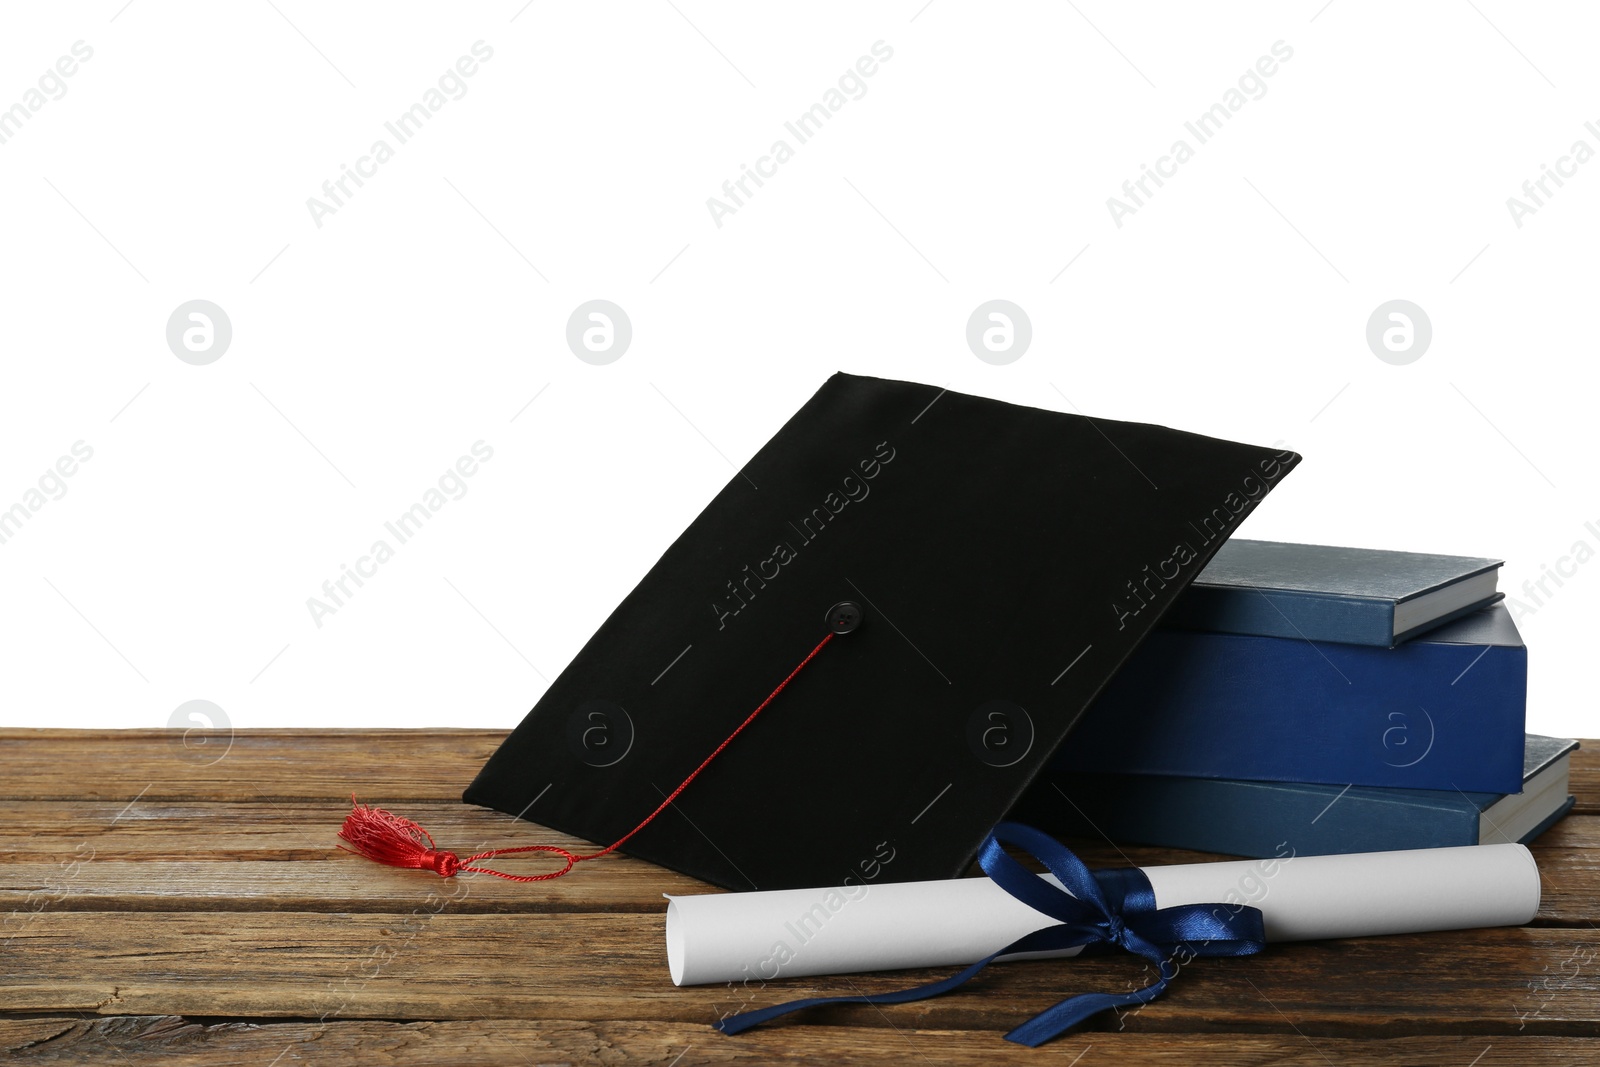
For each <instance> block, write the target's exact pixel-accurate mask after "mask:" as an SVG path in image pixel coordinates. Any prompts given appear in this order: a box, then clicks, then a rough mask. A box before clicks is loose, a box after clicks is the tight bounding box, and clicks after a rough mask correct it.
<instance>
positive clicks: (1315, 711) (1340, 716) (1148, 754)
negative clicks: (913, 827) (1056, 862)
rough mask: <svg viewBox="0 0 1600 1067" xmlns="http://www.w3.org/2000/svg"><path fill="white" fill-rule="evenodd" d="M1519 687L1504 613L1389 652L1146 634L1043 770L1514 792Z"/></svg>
mask: <svg viewBox="0 0 1600 1067" xmlns="http://www.w3.org/2000/svg"><path fill="white" fill-rule="evenodd" d="M1527 687H1528V651H1527V649H1526V648H1524V647H1523V644H1522V638H1521V637H1520V636H1519V635H1518V633H1517V628H1516V625H1515V624H1514V623H1513V622H1512V621H1511V613H1510V612H1508V611H1507V610H1506V608H1505V606H1504V605H1502V604H1496V605H1494V606H1493V607H1489V608H1484V609H1481V610H1479V611H1476V612H1474V613H1473V614H1471V615H1467V616H1464V617H1463V618H1460V619H1457V620H1456V621H1455V622H1452V623H1447V624H1446V625H1444V626H1442V627H1440V628H1439V629H1437V630H1434V631H1433V632H1432V633H1429V634H1427V635H1425V636H1423V637H1419V638H1415V639H1413V640H1411V641H1408V642H1406V643H1405V644H1403V645H1400V646H1398V647H1396V648H1377V647H1372V646H1367V645H1340V644H1331V643H1323V642H1312V641H1307V640H1304V639H1302V638H1298V637H1292V638H1291V637H1250V636H1245V635H1242V634H1219V633H1201V632H1197V631H1189V630H1170V629H1157V630H1156V631H1154V632H1153V633H1151V635H1150V636H1149V637H1148V638H1146V639H1145V641H1144V643H1143V644H1142V645H1140V646H1139V647H1138V648H1137V649H1136V650H1135V651H1134V652H1133V654H1132V655H1131V656H1129V657H1128V660H1127V662H1126V663H1125V664H1124V665H1123V667H1122V669H1121V670H1119V671H1118V672H1117V673H1116V675H1115V676H1114V677H1113V678H1112V679H1111V681H1110V683H1108V684H1107V685H1106V687H1105V689H1104V690H1102V691H1101V693H1100V695H1099V696H1098V697H1097V698H1096V699H1095V701H1094V703H1093V704H1091V705H1090V706H1089V709H1088V710H1087V711H1086V712H1084V715H1083V718H1082V719H1080V720H1079V722H1078V725H1077V726H1076V727H1075V728H1074V729H1073V731H1072V734H1071V738H1070V741H1069V743H1068V744H1065V745H1062V746H1061V748H1060V750H1059V751H1058V752H1057V753H1056V755H1055V757H1054V762H1053V766H1054V767H1055V768H1056V769H1059V770H1069V771H1105V772H1110V773H1118V774H1165V775H1175V776H1178V777H1184V778H1249V779H1255V780H1264V781H1275V782H1320V783H1324V784H1328V785H1333V786H1340V787H1342V786H1346V785H1377V786H1392V787H1400V788H1409V789H1448V790H1455V789H1460V790H1463V791H1465V792H1469V793H1470V792H1480V793H1516V792H1519V791H1520V790H1521V789H1522V738H1523V731H1524V711H1525V707H1526V701H1527V692H1528V688H1527Z"/></svg>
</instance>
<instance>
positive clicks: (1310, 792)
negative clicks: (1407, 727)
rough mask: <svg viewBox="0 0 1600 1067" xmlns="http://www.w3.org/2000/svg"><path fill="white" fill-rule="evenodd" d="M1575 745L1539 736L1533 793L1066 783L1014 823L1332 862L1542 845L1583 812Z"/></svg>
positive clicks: (1531, 773)
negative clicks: (1574, 773)
mask: <svg viewBox="0 0 1600 1067" xmlns="http://www.w3.org/2000/svg"><path fill="white" fill-rule="evenodd" d="M1577 747H1578V743H1577V742H1576V741H1572V740H1568V739H1565V738H1555V737H1540V736H1538V735H1535V734H1529V735H1528V736H1527V743H1526V748H1525V755H1524V760H1523V772H1524V773H1523V780H1524V788H1523V791H1522V792H1521V793H1512V794H1508V795H1503V796H1502V795H1500V794H1495V793H1460V792H1456V791H1455V790H1448V791H1435V790H1423V789H1382V788H1376V787H1372V786H1347V787H1344V788H1340V787H1337V786H1327V785H1301V784H1296V783H1285V782H1249V781H1236V780H1222V779H1214V778H1166V777H1154V776H1146V775H1120V774H1055V775H1051V776H1048V777H1046V778H1044V779H1041V780H1040V781H1038V782H1035V783H1034V785H1032V786H1031V787H1030V788H1029V790H1028V792H1027V793H1026V794H1024V796H1023V799H1022V800H1021V801H1019V803H1018V806H1017V807H1016V808H1014V809H1013V811H1012V817H1013V818H1020V819H1022V820H1023V821H1026V822H1029V823H1031V824H1033V825H1038V826H1041V827H1044V828H1047V829H1048V830H1050V831H1051V832H1053V833H1057V834H1062V835H1076V836H1085V837H1105V838H1109V839H1110V840H1112V841H1116V842H1124V843H1139V844H1147V845H1163V846H1166V847H1168V848H1187V849H1197V850H1200V851H1203V852H1223V853H1228V854H1230V855H1235V856H1281V855H1284V854H1285V851H1286V850H1292V851H1293V853H1294V854H1296V855H1302V856H1308V855H1330V854H1334V853H1345V852H1385V851H1390V850H1393V849H1407V848H1439V847H1443V846H1447V845H1477V844H1494V843H1498V842H1504V841H1522V842H1524V843H1526V842H1529V841H1532V840H1533V839H1534V838H1535V837H1538V836H1539V835H1540V834H1541V833H1543V832H1544V831H1545V830H1547V829H1549V827H1550V826H1551V825H1553V824H1554V823H1555V822H1556V821H1557V820H1558V819H1560V818H1561V817H1562V816H1563V815H1565V814H1566V812H1567V811H1569V810H1570V809H1571V808H1572V804H1573V800H1572V797H1571V796H1570V795H1569V794H1568V788H1569V787H1570V781H1569V773H1570V768H1569V754H1570V753H1571V751H1572V750H1573V749H1575V748H1577Z"/></svg>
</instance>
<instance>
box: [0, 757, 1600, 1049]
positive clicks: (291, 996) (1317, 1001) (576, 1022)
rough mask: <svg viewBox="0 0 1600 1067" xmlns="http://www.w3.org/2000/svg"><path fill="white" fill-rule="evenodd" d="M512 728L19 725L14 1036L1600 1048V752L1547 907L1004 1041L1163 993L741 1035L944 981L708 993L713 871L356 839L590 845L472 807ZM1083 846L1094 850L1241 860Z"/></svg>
mask: <svg viewBox="0 0 1600 1067" xmlns="http://www.w3.org/2000/svg"><path fill="white" fill-rule="evenodd" d="M503 736H504V735H503V733H502V732H500V731H481V730H459V731H384V732H372V731H241V732H240V733H238V734H236V735H234V736H232V737H231V738H229V737H227V736H226V735H221V736H216V737H213V738H208V742H207V743H208V745H210V744H211V742H212V741H215V742H216V743H217V744H216V746H213V747H208V748H205V749H201V750H200V751H201V752H202V754H203V755H204V756H205V760H197V759H196V758H195V757H194V752H195V749H194V747H193V742H194V741H195V740H196V739H195V738H191V748H189V749H184V748H183V747H182V745H181V742H180V741H179V740H178V739H177V738H175V737H174V735H172V734H169V733H168V732H166V731H123V732H105V733H78V732H73V731H53V730H45V731H29V730H6V731H0V760H3V763H0V767H4V768H5V773H4V774H3V775H0V855H5V856H6V857H8V860H7V862H6V863H4V864H0V1050H4V1051H5V1052H6V1054H7V1056H8V1058H13V1059H17V1060H19V1062H34V1061H36V1062H41V1063H50V1062H88V1061H97V1062H98V1061H104V1062H126V1063H131V1064H142V1063H145V1062H154V1061H157V1060H159V1061H160V1062H162V1063H174V1064H180V1065H181V1064H189V1063H221V1062H228V1063H233V1062H237V1063H254V1064H270V1063H273V1062H274V1060H275V1058H276V1059H277V1062H278V1063H279V1064H280V1065H284V1064H289V1063H295V1062H344V1061H360V1062H374V1063H394V1064H411V1063H419V1064H432V1063H441V1064H443V1063H450V1064H458V1063H463V1062H469V1061H470V1062H475V1063H499V1062H505V1063H529V1062H537V1063H547V1062H548V1063H649V1064H664V1065H667V1064H673V1063H674V1062H677V1063H679V1064H685V1065H687V1064H691V1063H717V1064H720V1063H773V1062H780V1063H818V1064H822V1063H828V1064H836V1063H843V1064H850V1063H867V1062H874V1063H876V1062H883V1061H884V1060H885V1059H892V1060H896V1061H905V1062H911V1063H915V1062H918V1061H922V1060H925V1061H926V1062H930V1063H953V1064H966V1063H974V1064H976V1063H992V1062H1003V1061H1007V1060H1013V1059H1014V1060H1017V1061H1018V1062H1020V1061H1021V1059H1022V1058H1023V1057H1027V1058H1028V1059H1029V1061H1030V1062H1041V1060H1044V1061H1048V1062H1060V1063H1063V1064H1070V1063H1072V1062H1073V1058H1074V1057H1075V1056H1077V1055H1078V1054H1079V1053H1084V1052H1085V1050H1089V1052H1088V1053H1087V1054H1086V1057H1085V1059H1084V1063H1085V1065H1086V1067H1088V1065H1090V1064H1092V1063H1094V1062H1100V1059H1099V1057H1102V1056H1104V1057H1108V1058H1109V1057H1113V1056H1114V1057H1116V1058H1117V1059H1118V1061H1119V1062H1123V1063H1133V1064H1141V1063H1150V1064H1178V1063H1185V1064H1187V1063H1195V1062H1205V1063H1216V1064H1302V1063H1304V1064H1328V1063H1340V1064H1343V1063H1355V1064H1367V1063H1385V1062H1393V1061H1394V1060H1396V1059H1400V1060H1403V1061H1404V1062H1410V1063H1417V1064H1440V1065H1444V1064H1451V1065H1458V1067H1466V1065H1467V1064H1471V1063H1474V1062H1477V1063H1479V1064H1480V1065H1481V1067H1489V1065H1491V1064H1496V1063H1528V1064H1546V1063H1577V1062H1585V1061H1593V1062H1600V1040H1597V1038H1600V934H1597V932H1596V923H1597V922H1600V748H1596V746H1595V745H1594V744H1593V743H1590V744H1588V745H1587V747H1586V748H1585V749H1583V750H1580V751H1579V752H1578V753H1577V754H1576V755H1575V756H1574V761H1573V783H1574V785H1573V788H1574V791H1575V793H1577V795H1578V796H1579V806H1578V809H1577V810H1578V811H1580V812H1583V813H1584V814H1578V815H1573V816H1569V817H1568V818H1567V819H1565V820H1564V821H1563V822H1562V823H1560V824H1559V825H1558V826H1556V827H1555V828H1554V829H1552V830H1551V831H1549V832H1548V833H1546V834H1545V835H1544V836H1543V837H1542V838H1541V839H1540V841H1539V842H1538V843H1537V844H1536V846H1535V854H1536V856H1537V858H1538V860H1539V864H1540V868H1541V871H1542V874H1543V879H1544V899H1543V902H1542V905H1541V908H1540V912H1539V916H1538V918H1537V919H1536V921H1535V923H1534V924H1533V925H1531V926H1529V927H1522V928H1508V929H1498V930H1482V931H1465V932H1460V933H1448V934H1431V935H1418V936H1410V937H1391V938H1368V939H1359V940H1349V941H1339V942H1321V943H1309V944H1297V945H1280V946H1274V947H1273V948H1272V949H1270V950H1269V951H1268V952H1267V953H1265V954H1263V955H1261V956H1257V957H1252V958H1248V959H1240V960H1207V961H1198V962H1195V963H1193V964H1191V965H1189V966H1188V967H1187V968H1185V973H1184V975H1183V976H1182V977H1181V978H1180V979H1179V980H1178V981H1177V982H1175V983H1174V984H1173V986H1172V989H1171V991H1170V992H1169V994H1168V995H1167V996H1165V997H1163V998H1162V999H1160V1000H1158V1001H1157V1002H1155V1003H1154V1004H1152V1005H1150V1006H1147V1007H1146V1008H1144V1009H1143V1010H1142V1011H1139V1012H1137V1013H1134V1014H1131V1015H1129V1016H1127V1017H1125V1018H1123V1019H1120V1020H1119V1019H1118V1018H1117V1017H1116V1016H1115V1015H1112V1014H1107V1015H1105V1016H1101V1017H1100V1018H1098V1019H1096V1020H1094V1022H1093V1023H1092V1024H1091V1026H1090V1028H1089V1029H1087V1030H1085V1031H1083V1032H1081V1033H1077V1034H1073V1035H1069V1036H1068V1037H1066V1038H1064V1039H1062V1040H1060V1041H1057V1042H1055V1043H1053V1044H1052V1045H1050V1046H1048V1047H1047V1048H1046V1049H1043V1050H1027V1049H1023V1048H1020V1047H1018V1046H1014V1045H1011V1044H1009V1043H1007V1042H1005V1041H1003V1040H1001V1037H1000V1035H1001V1034H1003V1033H1004V1032H1005V1030H1007V1029H1009V1028H1010V1027H1011V1026H1013V1025H1015V1024H1017V1023H1018V1022H1021V1021H1022V1020H1024V1019H1026V1018H1027V1017H1028V1016H1029V1015H1031V1014H1033V1013H1035V1012H1037V1011H1039V1010H1042V1009H1043V1008H1045V1007H1048V1006H1049V1005H1050V1004H1052V1003H1054V1002H1055V1001H1057V1000H1059V999H1060V998H1061V997H1063V996H1065V995H1068V994H1070V993H1072V992H1078V991H1083V990H1094V989H1099V990H1117V989H1124V988H1127V987H1128V985H1129V984H1130V983H1135V982H1142V981H1143V978H1142V977H1141V975H1140V968H1141V961H1139V960H1137V959H1135V958H1133V957H1131V956H1122V957H1119V956H1111V957H1103V958H1095V959H1079V960H1072V961H1060V962H1051V961H1045V962H1031V963H1016V964H1009V965H1003V966H999V967H995V968H992V969H991V970H990V971H988V972H986V973H985V974H984V975H982V976H980V977H979V978H978V979H976V980H974V981H973V982H972V983H970V984H969V986H968V987H966V988H965V989H963V990H962V991H961V992H959V993H957V994H954V995H951V996H947V997H943V998H938V999H935V1000H931V1001H925V1002H922V1003H920V1004H908V1005H901V1006H897V1007H893V1008H885V1009H883V1010H881V1011H880V1010H878V1009H876V1008H873V1007H868V1006H855V1007H839V1008H831V1009H827V1010H824V1011H814V1012H811V1013H809V1014H808V1015H807V1016H805V1017H804V1018H805V1023H804V1024H801V1023H788V1024H784V1025H780V1026H776V1027H773V1028H770V1029H766V1030H761V1031H756V1032H754V1033H751V1034H747V1035H742V1036H740V1037H738V1038H727V1037H724V1036H722V1035H720V1034H717V1033H716V1032H714V1031H713V1030H711V1029H710V1027H709V1024H710V1022H712V1021H713V1020H714V1019H716V1018H717V1017H719V1016H720V1015H721V1014H724V1013H727V1012H732V1011H737V1010H744V1009H747V1008H752V1007H757V1006H761V1005H764V1004H769V1003H774V1002H777V1001H782V1000H788V999H792V998H794V997H799V996H809V995H823V994H828V993H837V992H851V991H857V990H859V991H862V992H874V991H884V990H889V989H895V988H901V987H904V986H906V985H910V984H913V983H915V982H917V981H922V980H927V979H930V978H933V977H936V976H939V974H938V973H936V972H900V973H893V974H879V975H859V976H849V977H841V978H818V979H801V980H792V981H784V982H780V983H773V984H770V985H767V986H765V987H756V986H754V985H753V986H752V987H751V988H749V989H745V988H730V987H728V986H721V987H703V988H691V989H678V988H675V987H673V986H672V985H671V983H670V981H669V980H668V978H667V975H666V965H665V958H664V952H663V950H662V947H661V946H662V924H663V908H662V902H661V893H663V892H674V893H677V892H704V891H708V889H709V887H706V886H704V885H702V884H700V883H698V882H695V881H693V880H692V879H688V878H684V877H682V876H679V875H674V874H672V873H671V872H667V871H664V870H662V869H661V868H658V867H654V866H652V865H650V864H646V863H642V862H639V861H636V860H632V859H628V858H626V857H615V858H608V859H607V860H606V861H603V864H602V863H597V864H596V865H595V867H596V868H597V869H595V870H592V871H590V870H583V871H581V872H580V874H579V875H576V876H574V877H570V878H567V879H561V880H558V881H556V882H552V883H544V884H537V885H526V884H517V883H509V882H504V881H501V880H499V879H492V878H487V877H481V876H475V877H466V878H458V879H454V880H444V879H440V878H438V877H437V876H434V875H432V874H430V873H423V872H415V871H400V870H395V869H392V868H385V867H381V866H378V865H376V864H372V863H370V862H368V861H366V860H364V859H361V858H359V857H355V856H351V855H348V854H346V853H343V852H341V851H338V850H337V849H336V848H335V847H334V844H335V839H334V834H335V833H336V831H337V829H338V826H339V823H340V821H341V820H342V819H343V816H344V813H345V811H346V810H347V809H348V805H349V794H350V792H351V791H352V790H354V791H356V792H358V793H359V794H360V796H361V798H362V799H363V800H371V801H373V802H376V803H381V804H383V805H384V806H388V807H391V808H392V809H394V810H396V811H398V812H399V813H401V814H404V815H407V816H410V817H413V818H415V819H417V820H418V821H419V822H421V823H422V824H423V825H425V826H427V827H428V828H429V829H430V830H431V831H433V833H434V835H435V837H436V839H437V840H438V841H439V843H440V845H441V846H443V847H449V848H453V849H455V850H456V851H458V852H461V853H463V854H465V853H467V852H470V851H473V850H475V849H477V848H480V847H488V846H495V845H520V844H536V843H537V844H544V843H550V844H562V845H567V846H569V847H570V846H574V845H577V846H582V845H583V843H582V842H577V841H574V840H573V839H571V838H567V837H565V836H564V835H560V834H556V833H554V832H553V831H550V830H547V829H545V828H543V827H539V826H535V825H533V824H530V823H525V822H519V821H517V820H513V819H510V818H508V817H506V816H504V815H502V814H499V813H496V812H490V811H485V810H482V809H477V808H472V807H468V806H466V805H463V804H461V803H460V802H459V796H460V790H461V788H462V786H463V785H464V784H465V782H466V781H468V780H470V778H471V776H472V775H473V774H475V773H476V771H477V769H478V767H479V766H480V765H481V763H482V761H483V760H484V759H486V758H487V756H488V754H489V753H490V752H491V751H493V749H494V747H495V746H496V745H497V744H498V743H499V741H500V739H501V738H502V737H503ZM219 752H220V753H222V754H223V755H222V758H221V759H217V760H215V761H214V762H209V763H207V762H206V760H210V759H211V757H212V755H213V754H216V753H219ZM379 752H381V753H382V759H381V760H379V759H376V758H374V757H375V756H376V754H377V753H379ZM1073 844H1074V847H1075V848H1077V849H1078V850H1079V851H1080V854H1081V855H1083V856H1084V858H1085V859H1086V860H1087V861H1088V862H1090V863H1091V865H1096V866H1099V865H1120V864H1123V863H1127V862H1132V863H1135V864H1156V863H1179V862H1196V861H1203V860H1206V859H1214V858H1216V857H1214V856H1209V855H1205V854H1200V853H1187V852H1179V851H1176V850H1171V849H1154V848H1136V847H1118V846H1117V845H1114V844H1112V843H1109V842H1104V841H1100V842H1090V841H1083V842H1073ZM535 862H537V861H535ZM514 864H516V865H518V866H517V869H520V870H524V871H526V870H528V869H529V866H528V864H527V863H526V862H520V863H519V861H516V860H509V859H508V860H507V861H506V866H507V869H512V867H513V865H514ZM1119 1024H1120V1027H1121V1028H1120V1029H1119ZM1091 1056H1092V1057H1093V1058H1090V1057H1091ZM1479 1057H1481V1058H1479Z"/></svg>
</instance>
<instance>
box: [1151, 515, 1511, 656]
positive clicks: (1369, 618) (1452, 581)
mask: <svg viewBox="0 0 1600 1067" xmlns="http://www.w3.org/2000/svg"><path fill="white" fill-rule="evenodd" d="M1501 563H1502V561H1501V560H1498V559H1488V558H1482V557H1475V556H1440V555H1432V554H1428V553H1424V552H1398V551H1393V550H1390V549H1381V548H1339V547H1336V546H1333V545H1299V544H1289V543H1286V542H1282V541H1249V540H1243V539H1240V538H1237V537H1235V538H1232V539H1230V540H1229V541H1227V542H1226V543H1225V544H1224V545H1223V546H1222V547H1221V548H1220V549H1218V550H1217V554H1216V556H1214V557H1213V558H1212V560H1211V562H1210V563H1208V564H1207V565H1206V568H1205V570H1203V571H1201V572H1200V576H1199V577H1198V578H1196V579H1195V581H1194V584H1192V585H1191V586H1190V587H1189V588H1188V590H1187V591H1185V592H1184V594H1183V596H1181V597H1179V598H1178V601H1177V603H1176V604H1174V605H1173V607H1172V610H1171V611H1170V612H1169V613H1168V615H1167V617H1166V619H1165V620H1164V621H1165V622H1166V624H1167V625H1169V626H1177V627H1181V628H1183V629H1188V630H1210V631H1213V632H1217V633H1233V634H1254V635H1258V636H1261V637H1298V638H1304V639H1306V640H1308V641H1334V642H1339V643H1341V644H1350V645H1376V646H1380V647H1384V648H1392V647H1393V646H1395V645H1397V644H1399V643H1400V642H1402V641H1405V640H1406V639H1408V638H1411V637H1415V636H1416V635H1418V634H1421V633H1425V632H1427V631H1428V630H1431V629H1433V628H1434V627H1436V626H1440V625H1442V624H1444V623H1446V622H1449V621H1451V620H1452V619H1457V618H1460V617H1461V616H1462V615H1465V614H1467V613H1469V612H1472V611H1476V610H1477V609H1478V608H1481V607H1485V606H1487V605H1489V604H1492V603H1494V602H1495V601H1497V600H1500V599H1501V598H1503V597H1504V595H1505V594H1503V593H1501V592H1499V591H1498V590H1497V588H1496V587H1497V585H1498V583H1499V576H1500V565H1501Z"/></svg>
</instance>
